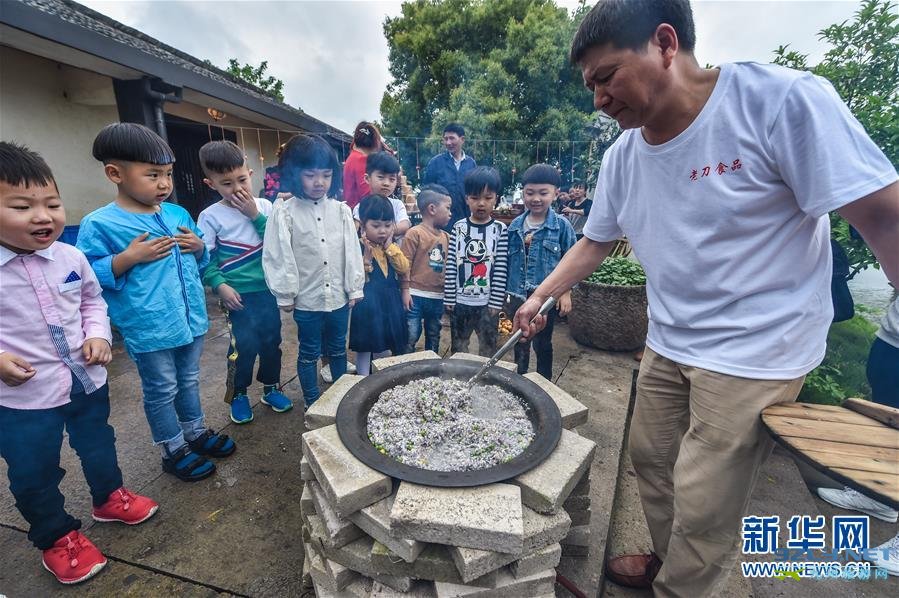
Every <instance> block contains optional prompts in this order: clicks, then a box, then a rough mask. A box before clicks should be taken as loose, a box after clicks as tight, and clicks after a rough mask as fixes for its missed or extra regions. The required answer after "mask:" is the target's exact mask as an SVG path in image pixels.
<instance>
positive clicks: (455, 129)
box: [422, 123, 477, 230]
mask: <svg viewBox="0 0 899 598" xmlns="http://www.w3.org/2000/svg"><path fill="white" fill-rule="evenodd" d="M464 145H465V129H464V128H463V127H462V125H460V124H457V123H450V124H448V125H446V126H445V127H444V128H443V147H445V148H446V151H445V152H443V153H442V154H438V155H436V156H434V157H433V158H431V160H430V161H429V162H428V165H427V167H425V174H424V177H422V183H423V184H425V185H427V184H429V183H433V184H436V185H440V186H442V187H444V188H446V190H447V191H449V194H450V197H451V198H452V200H453V205H452V207H451V208H450V211H451V212H452V218H450V223H449V224H448V225H447V226H445V227H444V229H445V230H449V229H450V228H451V227H452V225H453V223H454V222H457V221H459V220H462V219H463V218H467V217H468V216H470V215H471V212H470V211H469V209H468V205H467V204H466V203H465V185H464V184H463V182H464V180H465V174H466V173H468V172H469V171H471V170H473V169H474V167H475V166H477V164H476V163H475V161H474V158H472V157H471V156H468V155H466V154H465V150H464V149H463V146H464Z"/></svg>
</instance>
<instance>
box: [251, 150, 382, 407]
mask: <svg viewBox="0 0 899 598" xmlns="http://www.w3.org/2000/svg"><path fill="white" fill-rule="evenodd" d="M278 169H279V170H280V173H281V190H282V191H286V192H288V193H290V194H291V196H290V197H287V198H284V199H278V200H277V201H276V202H275V205H274V207H273V209H272V215H271V218H270V220H269V223H268V226H267V227H266V229H265V238H264V240H263V246H262V268H263V270H264V272H265V281H266V283H267V284H268V287H269V289H271V291H272V293H273V294H274V295H275V298H276V299H277V301H278V306H279V307H280V308H281V309H282V310H284V311H292V312H293V319H294V320H295V321H296V323H297V329H298V337H299V341H300V348H299V356H298V358H297V374H298V377H299V379H300V386H301V387H302V388H303V398H304V399H305V401H306V406H307V407H309V406H310V405H312V403H314V402H315V401H316V400H317V399H318V397H319V395H320V394H321V391H320V390H319V387H318V372H317V369H316V365H317V362H318V359H319V357H320V356H321V355H322V353H324V354H326V355H327V356H328V357H329V358H330V362H331V374H332V376H333V379H334V381H336V380H337V379H338V378H340V376H342V375H343V374H344V373H346V331H347V324H348V321H349V311H350V308H351V307H352V306H353V304H355V303H356V302H357V301H358V300H360V299H361V298H362V287H363V285H364V284H365V273H364V271H363V268H362V255H361V254H360V252H359V245H358V243H359V240H358V237H357V236H356V227H355V225H354V223H353V215H352V213H351V212H350V209H349V208H348V207H347V205H346V204H344V203H343V202H340V201H337V200H336V199H332V197H333V196H335V195H336V194H337V190H338V189H339V188H340V165H339V163H338V160H337V154H336V153H335V152H334V149H333V148H332V147H331V146H330V145H329V144H328V143H327V142H326V141H325V140H324V139H322V138H321V137H319V136H317V135H311V136H310V135H297V136H295V137H293V138H292V139H291V140H290V141H288V142H287V144H286V145H285V146H284V149H283V150H282V152H281V157H280V159H279V161H278Z"/></svg>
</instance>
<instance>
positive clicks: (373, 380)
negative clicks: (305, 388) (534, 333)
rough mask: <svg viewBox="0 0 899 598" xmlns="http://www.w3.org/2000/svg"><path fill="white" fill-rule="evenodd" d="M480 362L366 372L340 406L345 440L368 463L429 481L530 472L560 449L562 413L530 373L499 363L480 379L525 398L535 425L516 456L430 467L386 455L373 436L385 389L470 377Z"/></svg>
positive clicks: (482, 479) (474, 481) (434, 362)
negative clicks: (481, 464) (371, 423)
mask: <svg viewBox="0 0 899 598" xmlns="http://www.w3.org/2000/svg"><path fill="white" fill-rule="evenodd" d="M481 365H483V364H481V363H480V362H478V361H469V360H465V359H445V360H444V359H426V360H422V361H414V362H409V363H404V364H400V365H397V366H393V367H390V368H387V369H385V370H382V371H380V372H377V373H375V374H372V375H371V376H368V377H366V378H365V380H362V381H361V382H359V383H357V384H356V385H354V386H353V387H352V388H351V389H350V390H349V392H347V394H346V396H345V397H344V398H343V400H342V401H341V402H340V406H339V407H338V408H337V431H338V433H339V434H340V440H341V441H342V442H343V444H344V445H346V447H347V448H348V449H349V450H350V452H351V453H353V455H355V456H356V458H358V459H359V460H360V461H362V462H363V463H365V464H366V465H368V466H369V467H372V468H374V469H376V470H378V471H380V472H381V473H384V474H386V475H389V476H391V477H394V478H398V479H400V480H406V481H408V482H413V483H417V484H424V485H428V486H449V487H459V486H480V485H482V484H490V483H492V482H500V481H503V480H508V479H510V478H514V477H515V476H517V475H519V474H521V473H524V472H525V471H528V470H529V469H531V468H533V467H535V466H537V465H538V464H540V463H541V462H542V461H543V460H544V459H546V458H547V457H548V456H549V455H550V453H552V452H553V450H554V449H555V448H556V445H557V444H558V442H559V438H560V436H561V435H562V416H561V415H560V414H559V408H558V407H557V406H556V404H555V402H554V401H553V400H552V399H551V398H550V396H549V395H548V394H547V393H546V391H544V390H543V389H542V388H540V387H539V386H538V385H537V384H535V383H534V382H531V381H530V380H528V379H527V378H525V377H523V376H519V375H518V374H516V373H514V372H510V371H508V370H506V369H503V368H499V367H493V368H490V370H489V371H488V372H487V373H486V374H485V375H484V377H483V378H482V379H481V380H480V381H479V383H480V384H495V385H497V386H500V387H502V388H504V389H505V390H507V391H509V392H511V393H512V394H514V395H516V396H518V397H520V398H521V399H522V400H523V401H524V404H525V409H526V411H527V414H528V417H529V418H530V420H531V423H532V424H533V426H534V441H533V442H532V443H531V444H530V445H529V446H528V447H527V448H526V449H525V450H524V451H523V452H522V453H521V454H520V455H518V456H517V457H515V458H514V459H512V460H511V461H508V462H506V463H502V464H500V465H496V466H494V467H490V468H488V469H479V470H476V471H431V470H428V469H421V468H420V467H414V466H411V465H404V464H403V463H400V462H399V461H396V460H394V459H393V458H391V457H389V456H387V455H384V454H381V453H380V452H378V451H377V449H375V447H374V446H372V444H371V442H370V441H369V439H368V412H369V410H370V409H371V407H372V405H373V404H374V403H375V401H377V400H378V397H379V396H380V395H381V393H382V392H384V391H385V390H387V389H389V388H393V387H394V386H399V385H401V384H405V383H407V382H410V381H412V380H416V379H420V378H427V377H428V376H438V377H441V378H449V379H451V378H457V379H460V380H468V379H469V378H470V377H471V376H473V375H474V374H475V372H477V371H478V369H479V368H480V367H481Z"/></svg>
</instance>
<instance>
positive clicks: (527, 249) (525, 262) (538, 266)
mask: <svg viewBox="0 0 899 598" xmlns="http://www.w3.org/2000/svg"><path fill="white" fill-rule="evenodd" d="M521 182H522V184H523V188H522V196H523V198H524V205H525V208H526V211H525V212H524V214H522V215H521V216H519V217H518V218H516V219H515V220H513V221H512V224H510V225H509V277H508V281H507V284H506V290H507V291H508V293H509V296H510V297H509V310H508V313H510V314H512V313H515V312H516V311H517V310H518V308H519V307H521V304H522V303H524V300H525V299H527V298H528V297H529V296H530V295H531V293H532V292H533V291H534V289H536V288H537V287H538V286H539V285H540V283H541V282H543V280H544V279H545V278H546V277H547V276H549V273H550V272H552V271H553V268H555V267H556V265H558V263H559V261H560V260H561V259H562V256H563V255H565V252H566V251H568V250H569V249H571V247H572V246H573V245H574V244H575V242H576V238H575V234H574V229H573V228H572V227H571V223H570V222H568V220H567V219H565V218H562V217H560V216H558V215H557V214H556V213H555V212H553V210H551V209H550V206H552V203H553V202H554V201H555V199H556V197H557V196H558V195H559V185H560V184H561V177H560V176H559V171H558V170H556V168H555V167H554V166H550V165H549V164H534V165H533V166H531V167H530V168H528V169H527V170H526V171H525V172H524V176H523V177H522V181H521ZM556 308H557V309H558V311H559V315H561V316H564V315H566V314H567V313H568V312H569V311H571V293H570V292H566V293H565V294H564V295H562V296H561V297H559V303H558V305H557V306H556ZM554 323H555V312H554V311H550V313H548V314H547V316H546V327H545V328H544V329H543V330H541V331H540V333H539V334H537V335H536V336H535V337H534V338H533V341H532V342H533V344H534V352H535V353H536V354H537V373H539V374H540V375H541V376H543V377H544V378H546V379H547V380H549V379H551V378H552V369H553V341H552V337H553V325H554ZM530 359H531V341H529V342H526V343H518V344H517V345H515V363H516V364H517V365H518V373H519V374H525V373H527V371H528V366H529V365H530Z"/></svg>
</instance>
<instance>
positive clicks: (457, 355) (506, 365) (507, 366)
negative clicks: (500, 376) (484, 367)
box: [450, 351, 518, 372]
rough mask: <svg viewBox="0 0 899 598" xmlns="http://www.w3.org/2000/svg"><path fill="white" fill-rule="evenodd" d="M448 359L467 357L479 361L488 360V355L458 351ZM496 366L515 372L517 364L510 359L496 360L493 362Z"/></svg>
mask: <svg viewBox="0 0 899 598" xmlns="http://www.w3.org/2000/svg"><path fill="white" fill-rule="evenodd" d="M450 359H468V360H471V361H480V362H481V363H484V362H487V361H489V360H490V358H489V357H484V356H482V355H475V354H474V353H465V352H463V351H459V352H458V353H453V355H452V356H451V357H450ZM495 365H496V366H497V367H501V368H505V369H507V370H509V371H511V372H517V371H518V366H517V365H515V364H514V363H512V362H511V361H502V360H500V361H497V362H496V364H495Z"/></svg>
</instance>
